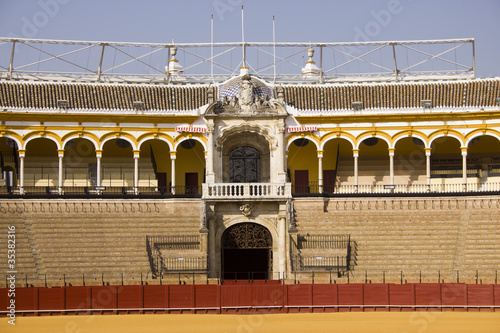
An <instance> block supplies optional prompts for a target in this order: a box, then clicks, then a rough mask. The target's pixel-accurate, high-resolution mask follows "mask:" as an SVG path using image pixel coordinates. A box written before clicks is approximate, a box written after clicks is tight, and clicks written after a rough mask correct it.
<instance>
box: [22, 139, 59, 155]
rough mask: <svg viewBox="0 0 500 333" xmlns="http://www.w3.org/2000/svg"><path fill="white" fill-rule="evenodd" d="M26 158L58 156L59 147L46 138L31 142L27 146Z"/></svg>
mask: <svg viewBox="0 0 500 333" xmlns="http://www.w3.org/2000/svg"><path fill="white" fill-rule="evenodd" d="M26 156H57V145H56V143H55V142H54V141H52V140H50V139H45V138H39V139H34V140H31V141H30V142H28V144H27V146H26Z"/></svg>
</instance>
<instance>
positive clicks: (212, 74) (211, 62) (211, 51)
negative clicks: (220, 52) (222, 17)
mask: <svg viewBox="0 0 500 333" xmlns="http://www.w3.org/2000/svg"><path fill="white" fill-rule="evenodd" d="M210 76H211V77H212V82H213V83H215V81H214V14H212V17H211V19H210Z"/></svg>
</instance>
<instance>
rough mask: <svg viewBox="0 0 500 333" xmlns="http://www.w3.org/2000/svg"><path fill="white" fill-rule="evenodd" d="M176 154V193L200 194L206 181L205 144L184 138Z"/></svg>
mask: <svg viewBox="0 0 500 333" xmlns="http://www.w3.org/2000/svg"><path fill="white" fill-rule="evenodd" d="M176 156H177V158H176V161H175V165H176V170H177V171H176V173H175V184H176V189H175V193H177V194H189V195H197V194H199V193H200V188H201V184H202V183H204V182H205V153H204V151H203V145H202V144H201V143H200V142H198V141H196V140H194V139H187V140H183V141H182V142H180V144H179V146H178V147H177V154H176Z"/></svg>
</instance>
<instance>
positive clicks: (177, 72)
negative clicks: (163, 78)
mask: <svg viewBox="0 0 500 333" xmlns="http://www.w3.org/2000/svg"><path fill="white" fill-rule="evenodd" d="M170 53H171V54H172V58H170V60H169V61H168V65H167V66H165V71H168V73H170V76H171V77H172V79H173V80H174V81H175V80H180V79H181V73H182V72H183V70H184V68H183V67H182V66H181V64H179V60H177V58H175V56H176V55H177V47H175V46H174V47H172V48H171V49H170ZM182 79H184V78H182Z"/></svg>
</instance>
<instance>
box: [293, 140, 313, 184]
mask: <svg viewBox="0 0 500 333" xmlns="http://www.w3.org/2000/svg"><path fill="white" fill-rule="evenodd" d="M287 169H288V170H290V177H291V181H292V183H295V170H309V181H310V182H314V181H316V182H317V181H318V154H317V152H316V146H315V145H314V143H312V142H309V143H308V144H307V145H306V146H305V147H297V146H296V145H295V144H294V143H293V142H292V143H291V144H290V146H289V149H288V160H287Z"/></svg>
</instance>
